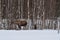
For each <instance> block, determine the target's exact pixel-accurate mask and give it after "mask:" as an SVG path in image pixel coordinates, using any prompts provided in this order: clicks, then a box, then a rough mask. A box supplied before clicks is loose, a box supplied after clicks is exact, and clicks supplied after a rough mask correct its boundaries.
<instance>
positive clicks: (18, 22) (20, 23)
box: [13, 19, 27, 29]
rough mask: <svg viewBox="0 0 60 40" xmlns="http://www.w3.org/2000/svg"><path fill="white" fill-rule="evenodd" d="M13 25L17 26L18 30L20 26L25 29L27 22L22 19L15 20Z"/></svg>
mask: <svg viewBox="0 0 60 40" xmlns="http://www.w3.org/2000/svg"><path fill="white" fill-rule="evenodd" d="M13 23H15V24H17V25H18V28H19V29H21V26H23V27H26V25H27V21H26V20H24V19H19V20H15V21H14V22H13Z"/></svg>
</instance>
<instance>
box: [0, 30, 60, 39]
mask: <svg viewBox="0 0 60 40" xmlns="http://www.w3.org/2000/svg"><path fill="white" fill-rule="evenodd" d="M0 40H60V33H59V34H58V31H57V30H0Z"/></svg>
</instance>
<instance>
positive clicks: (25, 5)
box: [0, 0, 60, 30]
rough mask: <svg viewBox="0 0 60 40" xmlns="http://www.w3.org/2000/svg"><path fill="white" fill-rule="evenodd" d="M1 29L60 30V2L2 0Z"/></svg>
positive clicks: (0, 8) (57, 0)
mask: <svg viewBox="0 0 60 40" xmlns="http://www.w3.org/2000/svg"><path fill="white" fill-rule="evenodd" d="M0 29H6V30H21V29H23V30H35V29H36V30H42V29H53V30H56V29H58V30H59V29H60V0H0Z"/></svg>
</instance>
